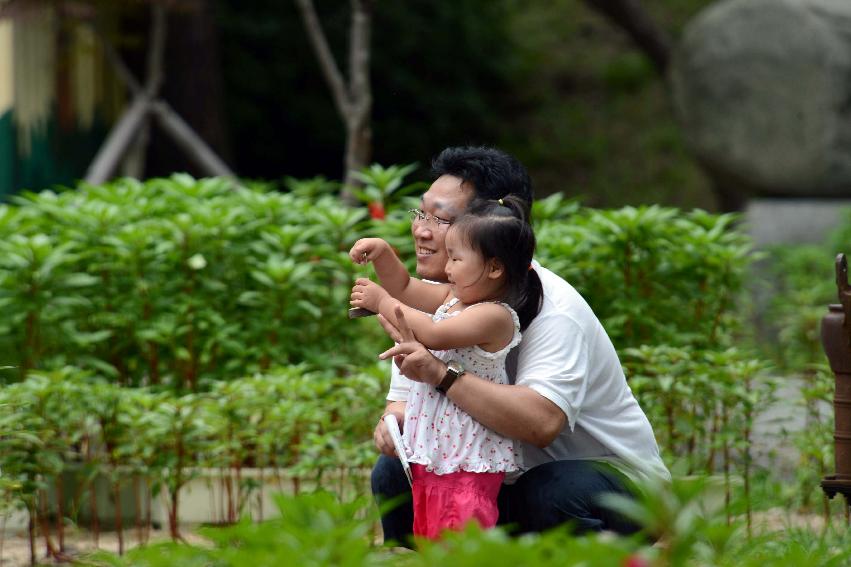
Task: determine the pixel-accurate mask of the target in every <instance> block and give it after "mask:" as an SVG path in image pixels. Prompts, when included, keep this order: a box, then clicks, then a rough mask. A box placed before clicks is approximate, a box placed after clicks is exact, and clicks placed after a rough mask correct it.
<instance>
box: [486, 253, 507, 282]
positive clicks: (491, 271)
mask: <svg viewBox="0 0 851 567" xmlns="http://www.w3.org/2000/svg"><path fill="white" fill-rule="evenodd" d="M504 273H505V264H503V263H502V260H500V259H499V258H491V259H490V267H489V268H488V278H490V279H492V280H498V279H499V278H501V277H502V275H503V274H504Z"/></svg>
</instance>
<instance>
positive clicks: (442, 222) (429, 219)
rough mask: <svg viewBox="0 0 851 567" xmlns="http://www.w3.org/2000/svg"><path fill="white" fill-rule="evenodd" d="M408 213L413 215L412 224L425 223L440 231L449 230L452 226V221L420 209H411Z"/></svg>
mask: <svg viewBox="0 0 851 567" xmlns="http://www.w3.org/2000/svg"><path fill="white" fill-rule="evenodd" d="M408 212H409V213H411V222H424V223H426V224H428V225H432V226H434V227H435V228H439V229H446V228H449V225H451V224H452V221H450V220H446V219H442V218H440V217H436V216H434V215H432V214H429V213H425V212H423V211H421V210H420V209H411V210H410V211H408Z"/></svg>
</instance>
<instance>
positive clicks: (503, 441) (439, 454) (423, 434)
mask: <svg viewBox="0 0 851 567" xmlns="http://www.w3.org/2000/svg"><path fill="white" fill-rule="evenodd" d="M457 302H458V299H457V298H453V299H452V300H451V301H450V302H449V303H446V304H444V305H441V306H440V307H439V308H438V310H437V311H436V312H435V313H434V315H433V316H432V320H433V321H435V322H438V324H439V321H441V320H443V319H448V318H450V317H454V316H456V315H458V314H459V313H461V311H455V312H452V313H449V312H448V310H449V309H450V308H451V307H452V306H454V305H455V304H456V303H457ZM477 305H480V304H477ZM499 305H502V306H503V307H505V308H506V309H507V310H508V311H509V312H510V313H511V318H512V319H513V321H514V336H513V337H512V338H511V342H510V343H509V344H508V345H506V346H505V348H503V349H501V350H499V351H497V352H487V351H485V350H483V349H482V348H480V347H478V346H472V347H465V348H458V349H450V350H440V351H432V353H434V355H435V356H436V357H437V358H439V359H440V360H442V361H444V362H449V361H450V360H456V361H458V362H459V363H461V366H463V367H464V370H466V371H467V372H470V373H471V374H475V375H476V376H479V377H481V378H485V379H487V380H490V381H492V382H495V383H497V384H507V383H508V376H507V374H506V372H505V359H506V357H507V356H508V351H510V350H511V349H512V348H513V347H514V346H516V345H517V344H518V343H519V342H520V338H521V335H520V320H519V319H518V317H517V313H515V312H514V310H513V309H512V308H511V307H509V306H508V305H506V304H504V303H499ZM474 307H475V305H471V306H470V307H467V309H472V308H474ZM403 437H404V441H405V447H406V449H407V453H408V461H410V462H412V463H419V464H421V465H425V466H426V468H427V470H429V471H431V472H434V473H436V474H447V473H452V472H457V471H468V472H511V471H514V470H517V469H518V466H517V461H518V457H517V455H516V453H515V450H514V442H513V441H512V440H511V439H508V438H506V437H502V436H501V435H498V434H496V433H495V432H493V431H492V430H490V429H488V428H487V427H485V426H484V425H482V424H480V423H479V422H477V421H476V420H474V419H473V418H472V417H470V415H469V414H467V413H466V412H464V411H463V410H461V409H460V408H459V407H458V406H456V405H455V403H454V402H452V400H450V399H449V398H448V397H447V396H445V395H443V394H441V393H440V392H438V391H437V390H436V389H435V387H434V386H431V385H429V384H423V383H421V382H413V386H412V387H411V390H410V392H409V393H408V402H407V406H406V410H405V427H404V435H403ZM518 449H519V447H518Z"/></svg>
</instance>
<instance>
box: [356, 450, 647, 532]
mask: <svg viewBox="0 0 851 567" xmlns="http://www.w3.org/2000/svg"><path fill="white" fill-rule="evenodd" d="M372 493H373V495H374V496H375V498H376V501H377V502H378V503H379V505H381V504H382V503H385V502H396V503H397V505H396V506H395V507H394V508H393V509H391V510H390V511H388V512H387V513H385V514H384V515H383V516H382V517H381V526H382V527H383V528H384V541H394V542H397V543H400V544H402V545H410V541H409V538H410V535H411V529H412V526H413V524H414V510H413V506H412V504H411V497H410V496H411V489H410V487H409V486H408V481H407V479H406V478H405V474H404V472H403V471H402V465H401V464H400V463H399V459H396V458H393V457H388V456H386V455H381V456H380V457H379V458H378V462H377V463H376V465H375V468H373V469H372ZM606 493H615V494H624V495H630V494H632V493H631V491H630V489H629V488H628V481H627V480H626V478H625V477H624V476H623V475H622V474H620V473H619V472H617V471H615V469H613V468H612V467H611V466H610V465H606V464H603V463H600V462H597V461H553V462H551V463H545V464H543V465H538V466H537V467H534V468H532V469H530V470H528V471H527V472H525V473H524V474H523V475H522V476H521V477H520V478H519V479H517V482H515V483H514V484H511V485H503V486H502V490H500V493H499V502H498V504H499V524H500V525H505V526H508V527H509V529H510V530H511V531H512V533H517V534H520V533H527V532H540V531H544V530H547V529H549V528H553V527H555V526H558V525H561V524H563V523H565V522H570V523H571V525H572V526H573V529H574V531H575V532H577V533H581V532H588V531H601V530H610V531H613V532H616V533H619V534H632V533H635V532H636V531H638V529H639V528H638V526H636V525H635V524H633V523H631V522H629V521H628V520H626V519H625V518H623V517H622V516H620V515H618V514H617V513H615V512H613V511H612V510H609V509H607V508H606V507H604V506H602V505H601V503H600V496H601V495H603V494H606Z"/></svg>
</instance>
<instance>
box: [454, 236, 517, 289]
mask: <svg viewBox="0 0 851 567" xmlns="http://www.w3.org/2000/svg"><path fill="white" fill-rule="evenodd" d="M446 253H447V256H448V258H447V260H446V278H447V280H448V282H449V287H450V289H451V290H452V294H453V295H454V296H455V297H457V298H458V299H459V300H461V301H462V302H463V303H465V304H467V305H470V304H473V303H478V302H480V301H488V300H495V299H499V298H500V297H501V293H500V292H501V291H502V285H503V280H504V279H505V278H504V271H503V269H502V267H501V264H500V263H499V262H497V261H496V260H488V261H485V259H484V258H482V255H481V254H480V253H479V252H478V251H477V250H474V249H473V248H472V247H470V245H469V244H468V243H467V242H465V241H464V239H463V238H461V236H460V235H459V234H458V231H457V230H454V229H453V228H450V229H449V231H448V232H447V233H446Z"/></svg>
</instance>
